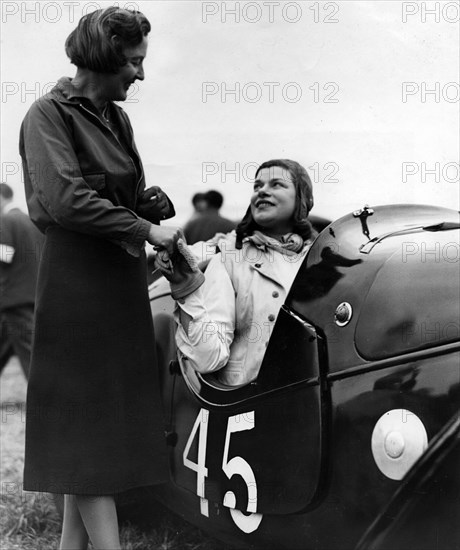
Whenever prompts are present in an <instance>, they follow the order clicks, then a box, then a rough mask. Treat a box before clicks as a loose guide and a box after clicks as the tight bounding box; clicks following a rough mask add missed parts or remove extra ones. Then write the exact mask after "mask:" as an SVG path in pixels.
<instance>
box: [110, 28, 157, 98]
mask: <svg viewBox="0 0 460 550" xmlns="http://www.w3.org/2000/svg"><path fill="white" fill-rule="evenodd" d="M147 46H148V40H147V37H146V36H144V38H143V40H142V42H141V43H140V44H138V45H137V46H132V47H127V48H124V50H123V55H124V56H125V57H126V59H127V62H126V65H123V67H120V69H119V71H118V73H116V74H109V75H104V88H105V96H106V99H108V100H111V101H125V100H126V99H127V97H128V90H129V87H130V86H131V84H133V83H134V82H135V81H136V80H144V68H143V65H142V63H143V61H144V58H145V56H146V55H147Z"/></svg>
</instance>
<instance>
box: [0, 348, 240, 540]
mask: <svg viewBox="0 0 460 550" xmlns="http://www.w3.org/2000/svg"><path fill="white" fill-rule="evenodd" d="M25 397H26V382H25V379H24V376H23V374H22V371H21V369H20V366H19V363H18V361H17V360H16V359H15V358H13V359H12V360H11V361H10V363H9V364H8V365H7V366H6V367H5V369H4V370H3V373H2V375H1V378H0V401H1V415H2V418H1V422H0V482H1V498H0V550H38V549H39V550H56V549H57V548H58V547H59V539H60V530H61V519H60V516H59V514H58V512H57V510H56V507H55V505H54V497H53V496H52V495H48V494H39V493H25V492H23V491H22V470H23V464H24V459H23V457H24V433H25V430H24V428H25ZM155 512H156V513H157V514H158V526H157V528H156V529H152V528H144V529H143V528H141V527H140V526H137V525H133V524H132V523H131V524H127V523H125V524H123V525H121V543H122V548H123V550H160V549H161V550H231V547H229V546H226V545H224V544H223V543H222V542H220V541H216V540H214V539H211V538H209V537H208V536H207V535H205V534H204V533H202V532H201V531H199V530H198V529H196V528H195V527H192V526H191V525H190V524H188V523H186V522H185V521H182V520H181V519H180V518H179V517H177V516H175V515H173V514H171V513H170V512H168V511H167V510H165V509H164V508H162V507H160V505H158V509H157V508H155ZM90 548H91V545H90Z"/></svg>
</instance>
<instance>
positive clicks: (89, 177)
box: [83, 172, 105, 191]
mask: <svg viewBox="0 0 460 550" xmlns="http://www.w3.org/2000/svg"><path fill="white" fill-rule="evenodd" d="M83 179H84V180H85V181H86V183H87V184H88V185H89V187H91V189H94V190H95V191H100V190H101V189H104V187H105V172H99V173H97V174H83Z"/></svg>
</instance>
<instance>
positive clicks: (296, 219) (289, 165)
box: [236, 159, 316, 248]
mask: <svg viewBox="0 0 460 550" xmlns="http://www.w3.org/2000/svg"><path fill="white" fill-rule="evenodd" d="M273 166H280V167H281V168H284V169H285V170H287V171H288V172H289V174H290V175H291V178H292V181H293V183H294V186H295V191H296V195H295V207H294V213H293V216H292V218H293V220H292V221H293V232H294V233H297V234H298V235H300V236H301V237H302V239H304V240H308V239H310V238H311V237H314V236H315V234H316V233H315V230H314V229H313V227H312V225H311V223H310V220H309V219H308V214H309V212H310V210H311V209H312V208H313V186H312V183H311V179H310V176H309V175H308V173H307V171H306V170H305V168H304V167H303V166H301V165H300V164H299V163H298V162H296V161H294V160H289V159H273V160H268V161H267V162H263V163H262V164H261V165H260V166H259V167H258V168H257V171H256V174H255V177H256V178H257V176H258V174H259V172H260V171H261V170H263V169H264V168H271V167H273ZM255 230H261V231H263V228H261V227H260V226H259V225H258V224H257V223H256V222H255V221H254V218H253V217H252V213H251V206H249V208H248V209H247V211H246V214H245V215H244V217H243V219H242V220H241V222H240V223H239V224H238V226H237V228H236V248H241V247H242V244H243V239H244V238H245V237H248V236H249V235H252V233H253V232H254V231H255Z"/></svg>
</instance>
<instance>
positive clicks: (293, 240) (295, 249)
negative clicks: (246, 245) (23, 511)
mask: <svg viewBox="0 0 460 550" xmlns="http://www.w3.org/2000/svg"><path fill="white" fill-rule="evenodd" d="M243 242H251V243H252V244H253V245H254V246H256V247H257V248H259V249H260V250H263V251H265V252H266V251H267V248H273V249H274V250H277V251H278V252H281V254H285V255H286V256H294V254H298V253H299V252H300V251H301V250H302V248H303V247H304V244H305V242H304V240H303V239H302V237H301V236H300V235H297V234H296V233H286V235H283V236H282V237H281V238H280V239H279V240H278V239H275V238H273V237H269V236H268V235H265V233H262V232H261V231H257V230H256V231H254V233H253V234H252V235H250V236H249V237H245V238H244V239H243Z"/></svg>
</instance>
